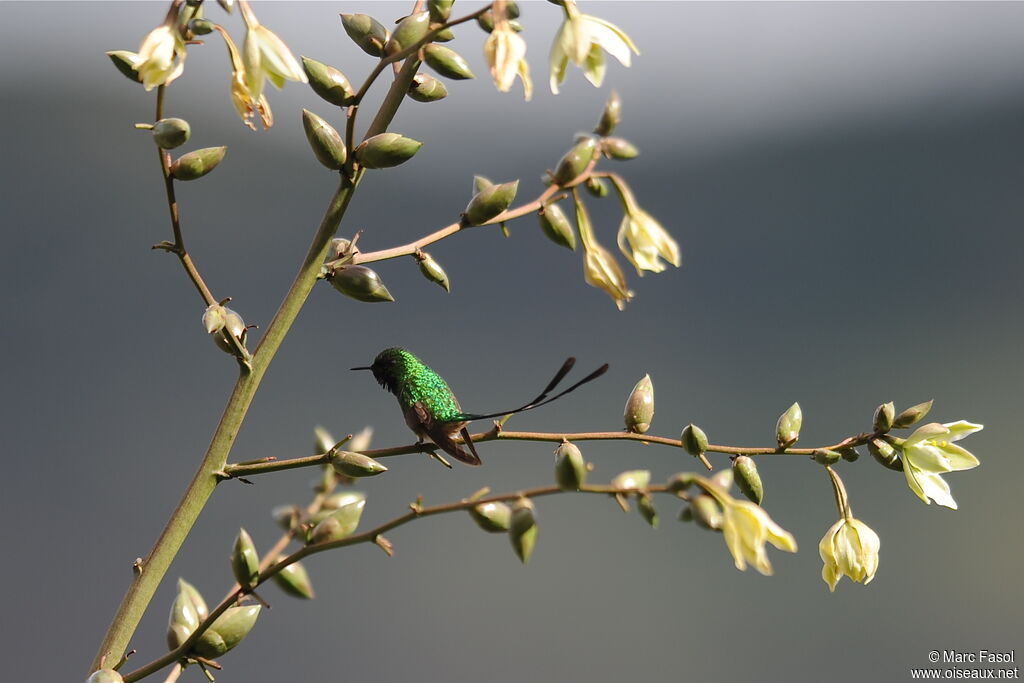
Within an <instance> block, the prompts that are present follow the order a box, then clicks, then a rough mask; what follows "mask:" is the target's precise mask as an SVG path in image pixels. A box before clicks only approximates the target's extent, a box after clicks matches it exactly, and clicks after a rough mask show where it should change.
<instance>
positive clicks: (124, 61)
mask: <svg viewBox="0 0 1024 683" xmlns="http://www.w3.org/2000/svg"><path fill="white" fill-rule="evenodd" d="M107 56H108V57H110V61H111V62H113V63H114V66H116V67H117V70H118V71H120V72H121V73H122V74H124V76H125V78H128V79H129V80H132V81H135V82H136V83H142V77H141V76H139V72H138V71H136V70H135V63H136V62H137V61H138V59H139V56H138V55H137V54H135V53H134V52H129V51H128V50H111V51H110V52H108V53H107Z"/></svg>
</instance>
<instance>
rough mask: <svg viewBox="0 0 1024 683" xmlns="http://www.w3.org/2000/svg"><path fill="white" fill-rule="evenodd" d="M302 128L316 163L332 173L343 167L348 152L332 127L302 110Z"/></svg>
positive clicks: (309, 112)
mask: <svg viewBox="0 0 1024 683" xmlns="http://www.w3.org/2000/svg"><path fill="white" fill-rule="evenodd" d="M302 128H303V129H304V130H305V131H306V140H308V141H309V146H310V147H312V148H313V155H314V156H315V157H316V160H317V161H319V162H320V163H321V164H323V165H324V166H325V167H327V168H329V169H331V170H332V171H337V170H339V169H341V167H342V166H344V165H345V160H346V159H348V150H347V149H345V141H344V140H342V139H341V135H340V134H339V133H338V131H337V130H335V129H334V126H332V125H331V124H329V123H327V122H326V121H324V120H323V119H322V118H320V117H319V116H317V115H316V114H314V113H313V112H311V111H309V110H308V109H303V110H302Z"/></svg>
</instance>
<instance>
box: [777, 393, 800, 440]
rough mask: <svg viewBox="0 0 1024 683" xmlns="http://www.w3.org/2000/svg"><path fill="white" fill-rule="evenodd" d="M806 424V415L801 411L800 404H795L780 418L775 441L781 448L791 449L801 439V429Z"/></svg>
mask: <svg viewBox="0 0 1024 683" xmlns="http://www.w3.org/2000/svg"><path fill="white" fill-rule="evenodd" d="M803 423H804V414H803V412H802V411H801V410H800V404H799V403H794V404H793V405H791V406H790V407H789V408H787V409H786V412H784V413H783V414H782V415H780V416H779V421H778V422H777V423H776V425H775V440H776V441H777V442H778V444H779V448H789V447H790V446H792V445H793V444H795V443H796V442H797V439H799V438H800V427H802V426H803Z"/></svg>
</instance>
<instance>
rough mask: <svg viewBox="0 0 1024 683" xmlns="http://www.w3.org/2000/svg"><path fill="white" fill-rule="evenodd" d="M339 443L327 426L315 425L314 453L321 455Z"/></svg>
mask: <svg viewBox="0 0 1024 683" xmlns="http://www.w3.org/2000/svg"><path fill="white" fill-rule="evenodd" d="M336 443H338V442H337V441H336V440H335V439H334V437H333V436H332V435H331V433H330V432H329V431H327V429H326V428H325V427H321V426H320V425H316V426H315V427H313V455H320V454H321V453H326V452H327V451H329V450H331V449H332V448H334V444H336Z"/></svg>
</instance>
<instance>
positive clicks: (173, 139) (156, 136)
mask: <svg viewBox="0 0 1024 683" xmlns="http://www.w3.org/2000/svg"><path fill="white" fill-rule="evenodd" d="M191 135H192V129H191V128H190V127H189V125H188V121H186V120H185V119H175V118H171V119H160V120H159V121H157V122H156V123H155V124H153V141H154V142H156V146H157V147H159V148H160V149H174V148H175V147H180V146H181V145H184V144H185V143H186V142H188V139H189V137H190V136H191Z"/></svg>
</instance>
